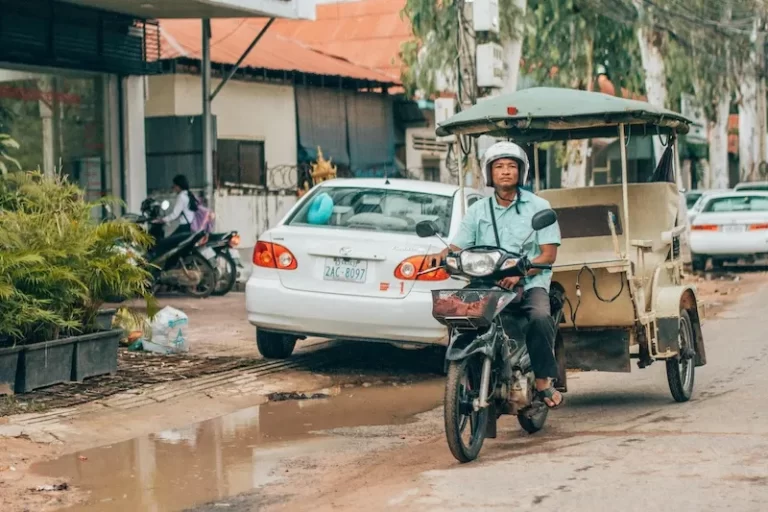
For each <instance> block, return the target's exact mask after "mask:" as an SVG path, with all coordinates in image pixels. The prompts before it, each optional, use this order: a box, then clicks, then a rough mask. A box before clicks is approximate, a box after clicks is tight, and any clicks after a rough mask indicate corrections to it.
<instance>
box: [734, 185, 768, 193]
mask: <svg viewBox="0 0 768 512" xmlns="http://www.w3.org/2000/svg"><path fill="white" fill-rule="evenodd" d="M734 190H738V191H745V192H747V191H756V190H760V191H764V192H768V183H752V184H749V185H736V188H735V189H734Z"/></svg>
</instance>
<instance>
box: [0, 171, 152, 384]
mask: <svg viewBox="0 0 768 512" xmlns="http://www.w3.org/2000/svg"><path fill="white" fill-rule="evenodd" d="M100 206H101V203H100V202H99V203H88V202H86V201H85V200H84V198H83V193H82V191H81V190H80V189H78V188H77V187H76V186H74V185H72V184H70V183H68V182H67V180H66V179H65V178H63V177H58V176H55V177H46V176H43V175H41V174H40V173H22V172H16V173H8V174H6V175H5V176H2V178H1V179H0V336H4V337H5V341H4V342H2V341H0V347H3V346H4V348H0V360H2V359H3V358H5V359H8V360H10V358H11V357H12V354H17V356H16V359H17V370H16V376H15V379H14V380H13V386H12V390H15V391H16V392H26V391H31V390H33V389H37V388H40V387H44V386H49V385H52V384H56V383H59V382H63V381H67V380H83V379H84V378H87V377H91V376H94V375H102V374H105V373H112V372H114V371H116V369H117V349H118V344H119V339H120V336H121V331H120V330H113V329H111V326H110V325H109V324H108V323H106V322H103V321H102V319H103V317H104V312H103V311H100V308H101V306H102V304H103V303H104V302H105V300H106V297H109V296H111V295H123V296H137V295H141V296H144V297H146V298H148V299H149V300H151V296H150V293H149V290H150V288H149V275H148V274H147V272H146V271H145V270H143V269H142V268H141V267H139V266H136V265H134V264H132V263H131V261H130V260H129V259H128V257H127V256H126V255H125V254H123V253H120V252H118V251H115V250H114V248H115V246H116V244H117V243H118V242H119V241H120V240H125V241H127V242H129V243H131V244H135V245H138V246H146V245H147V244H148V243H149V241H150V240H149V237H148V236H147V235H146V234H145V233H144V232H143V231H142V230H141V229H140V228H138V227H137V226H136V225H134V224H131V223H127V222H121V221H107V222H97V221H96V220H95V219H94V216H93V211H94V208H98V207H100ZM109 323H111V322H109ZM19 348H20V350H17V349H19ZM7 366H8V368H10V367H11V364H10V363H8V365H7ZM10 371H11V370H7V374H5V375H3V374H0V383H2V382H4V380H3V379H6V380H5V382H8V380H7V379H9V377H8V375H9V373H10Z"/></svg>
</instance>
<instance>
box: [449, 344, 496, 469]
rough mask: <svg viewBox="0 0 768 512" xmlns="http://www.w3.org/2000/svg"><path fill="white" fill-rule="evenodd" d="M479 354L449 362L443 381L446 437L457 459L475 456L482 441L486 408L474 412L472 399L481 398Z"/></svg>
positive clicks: (485, 423)
mask: <svg viewBox="0 0 768 512" xmlns="http://www.w3.org/2000/svg"><path fill="white" fill-rule="evenodd" d="M484 358H485V356H484V355H482V354H477V355H474V356H471V357H469V358H467V359H465V360H463V361H455V362H451V364H450V366H449V367H448V378H447V379H446V382H445V399H444V401H445V408H444V417H445V437H446V439H447V440H448V448H450V450H451V453H452V454H453V456H454V457H455V458H456V460H458V461H459V462H462V463H464V462H470V461H473V460H475V459H476V458H477V456H478V455H479V454H480V450H481V449H482V447H483V442H484V441H485V429H486V425H487V424H488V412H489V411H488V408H487V407H484V408H482V409H480V410H479V411H475V410H474V407H473V402H474V400H475V399H477V398H479V397H480V377H481V375H482V371H483V359H484Z"/></svg>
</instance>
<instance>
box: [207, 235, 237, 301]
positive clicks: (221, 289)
mask: <svg viewBox="0 0 768 512" xmlns="http://www.w3.org/2000/svg"><path fill="white" fill-rule="evenodd" d="M239 244H240V235H239V234H238V233H237V231H230V232H228V233H211V234H209V235H208V242H207V243H206V246H205V249H210V250H211V251H213V252H212V253H208V254H209V256H210V258H209V261H210V262H211V265H213V266H214V268H215V269H216V272H217V279H216V288H215V289H214V291H213V293H212V295H214V296H217V297H221V296H223V295H226V294H228V293H229V292H230V291H232V289H233V288H234V287H235V283H237V279H238V277H240V272H241V271H242V269H243V264H242V262H241V261H240V253H238V252H237V249H235V248H236V247H237V246H238V245H239Z"/></svg>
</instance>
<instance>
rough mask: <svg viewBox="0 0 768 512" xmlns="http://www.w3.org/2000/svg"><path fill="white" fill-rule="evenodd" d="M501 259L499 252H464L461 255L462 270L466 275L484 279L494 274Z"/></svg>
mask: <svg viewBox="0 0 768 512" xmlns="http://www.w3.org/2000/svg"><path fill="white" fill-rule="evenodd" d="M500 258H501V253H500V252H498V251H492V252H466V251H465V252H463V253H461V269H462V270H463V271H464V273H465V274H467V275H470V276H475V277H482V276H487V275H489V274H492V273H493V271H494V269H495V268H496V264H497V263H498V262H499V259H500Z"/></svg>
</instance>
